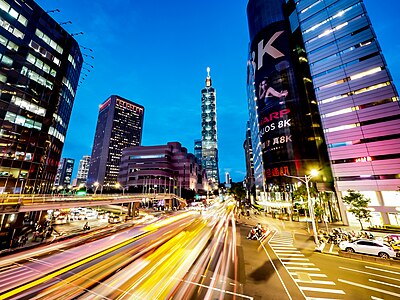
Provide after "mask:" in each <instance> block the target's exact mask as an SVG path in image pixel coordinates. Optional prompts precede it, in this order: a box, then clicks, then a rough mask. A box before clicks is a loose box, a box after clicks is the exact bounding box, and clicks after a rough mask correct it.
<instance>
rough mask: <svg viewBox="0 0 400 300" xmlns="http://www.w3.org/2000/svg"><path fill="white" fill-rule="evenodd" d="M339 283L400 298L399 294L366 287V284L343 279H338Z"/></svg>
mask: <svg viewBox="0 0 400 300" xmlns="http://www.w3.org/2000/svg"><path fill="white" fill-rule="evenodd" d="M338 281H339V282H342V283H347V284H350V285H354V286H358V287H361V288H364V289H368V290H372V291H375V292H379V293H384V294H387V295H391V296H394V297H400V294H398V293H393V292H390V291H386V290H382V289H378V288H374V287H372V286H368V285H364V284H360V283H356V282H351V281H347V280H343V279H338Z"/></svg>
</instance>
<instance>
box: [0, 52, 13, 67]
mask: <svg viewBox="0 0 400 300" xmlns="http://www.w3.org/2000/svg"><path fill="white" fill-rule="evenodd" d="M0 62H1V63H2V64H5V65H6V66H9V67H11V65H12V63H13V60H12V59H11V58H9V57H8V56H6V55H2V54H0Z"/></svg>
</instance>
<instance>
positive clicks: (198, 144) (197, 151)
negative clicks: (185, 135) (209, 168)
mask: <svg viewBox="0 0 400 300" xmlns="http://www.w3.org/2000/svg"><path fill="white" fill-rule="evenodd" d="M194 156H196V159H197V162H198V163H199V164H201V159H202V157H203V151H202V141H201V140H195V141H194Z"/></svg>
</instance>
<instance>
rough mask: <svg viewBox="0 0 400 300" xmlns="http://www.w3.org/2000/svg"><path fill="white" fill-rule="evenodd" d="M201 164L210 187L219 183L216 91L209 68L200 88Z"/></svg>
mask: <svg viewBox="0 0 400 300" xmlns="http://www.w3.org/2000/svg"><path fill="white" fill-rule="evenodd" d="M201 111H202V114H201V127H202V131H201V141H202V165H203V169H204V170H205V171H206V174H207V180H208V181H209V182H210V183H211V184H210V187H211V188H212V189H217V188H218V185H219V170H218V142H217V108H216V92H215V89H214V88H213V87H212V81H211V76H210V68H207V78H206V86H205V87H204V88H203V89H202V90H201Z"/></svg>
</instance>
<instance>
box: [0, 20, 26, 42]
mask: <svg viewBox="0 0 400 300" xmlns="http://www.w3.org/2000/svg"><path fill="white" fill-rule="evenodd" d="M0 26H1V27H3V28H4V29H5V30H7V31H8V32H11V33H12V34H13V35H14V36H16V37H17V38H19V39H21V40H22V39H23V38H24V37H25V34H23V33H22V32H21V31H20V30H18V29H17V28H15V27H14V26H12V25H11V24H10V23H8V22H7V21H6V20H4V19H3V18H0Z"/></svg>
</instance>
